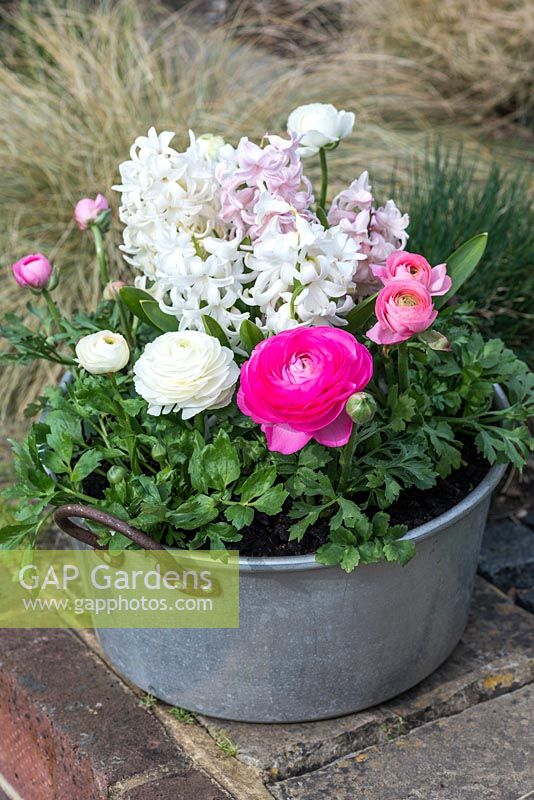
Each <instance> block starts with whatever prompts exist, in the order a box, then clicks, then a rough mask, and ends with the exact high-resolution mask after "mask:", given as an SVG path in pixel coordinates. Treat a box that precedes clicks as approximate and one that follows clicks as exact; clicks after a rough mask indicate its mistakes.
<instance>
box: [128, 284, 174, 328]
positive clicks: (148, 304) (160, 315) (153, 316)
mask: <svg viewBox="0 0 534 800" xmlns="http://www.w3.org/2000/svg"><path fill="white" fill-rule="evenodd" d="M121 291H122V290H121ZM139 306H140V308H141V309H142V311H143V313H144V315H145V316H146V317H147V318H148V320H149V322H150V324H151V325H152V326H153V327H154V328H157V329H158V330H160V331H163V332H164V333H169V332H170V331H177V330H178V328H179V327H180V325H179V322H178V320H177V319H176V317H173V316H172V314H166V313H165V311H162V310H161V308H160V307H159V303H158V302H157V301H156V300H154V298H153V297H151V298H150V300H140V301H139Z"/></svg>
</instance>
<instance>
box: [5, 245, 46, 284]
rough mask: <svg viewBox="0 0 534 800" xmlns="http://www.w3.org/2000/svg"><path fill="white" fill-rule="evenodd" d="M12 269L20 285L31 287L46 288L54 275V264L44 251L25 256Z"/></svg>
mask: <svg viewBox="0 0 534 800" xmlns="http://www.w3.org/2000/svg"><path fill="white" fill-rule="evenodd" d="M11 269H12V270H13V276H14V278H15V280H16V281H17V283H18V284H19V286H28V287H29V288H30V289H45V288H46V286H47V285H48V282H49V280H50V278H51V276H52V264H51V263H50V261H49V260H48V259H47V257H46V256H44V255H43V254H42V253H32V254H31V255H28V256H24V258H21V259H20V261H16V262H15V263H14V264H13V265H12V267H11Z"/></svg>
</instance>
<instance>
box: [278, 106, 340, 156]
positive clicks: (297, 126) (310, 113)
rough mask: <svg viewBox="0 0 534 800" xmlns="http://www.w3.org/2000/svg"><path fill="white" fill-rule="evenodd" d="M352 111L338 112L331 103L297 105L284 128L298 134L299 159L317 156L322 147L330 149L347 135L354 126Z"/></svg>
mask: <svg viewBox="0 0 534 800" xmlns="http://www.w3.org/2000/svg"><path fill="white" fill-rule="evenodd" d="M354 121H355V116H354V114H353V113H352V111H338V110H337V108H336V107H335V106H333V105H331V104H330V103H309V104H308V105H305V106H299V107H298V108H295V109H294V111H292V112H291V114H290V115H289V117H288V120H287V130H288V131H289V133H296V134H298V135H299V136H300V141H299V149H298V153H299V155H300V157H301V158H309V157H310V156H314V155H317V153H318V152H319V150H320V148H321V147H326V148H332V147H334V146H335V145H336V144H337V143H338V142H339V140H340V139H344V138H345V137H346V136H349V134H350V133H351V131H352V129H353V127H354Z"/></svg>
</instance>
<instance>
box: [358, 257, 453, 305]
mask: <svg viewBox="0 0 534 800" xmlns="http://www.w3.org/2000/svg"><path fill="white" fill-rule="evenodd" d="M371 269H372V271H373V274H374V276H375V277H376V278H379V279H380V280H381V281H382V283H383V284H384V285H386V284H388V283H389V282H390V281H393V280H398V279H402V280H414V281H418V282H419V283H422V284H423V286H425V287H426V288H427V289H428V291H429V292H430V294H432V295H442V294H447V292H448V291H449V289H450V288H451V286H452V281H451V279H450V277H449V276H448V275H447V265H446V264H438V265H437V266H436V267H431V266H430V264H429V263H428V261H427V260H426V258H425V257H424V256H421V255H419V253H407V252H406V251H404V250H395V252H393V253H391V255H390V256H388V258H387V261H386V264H385V266H381V265H375V264H373V265H372V266H371Z"/></svg>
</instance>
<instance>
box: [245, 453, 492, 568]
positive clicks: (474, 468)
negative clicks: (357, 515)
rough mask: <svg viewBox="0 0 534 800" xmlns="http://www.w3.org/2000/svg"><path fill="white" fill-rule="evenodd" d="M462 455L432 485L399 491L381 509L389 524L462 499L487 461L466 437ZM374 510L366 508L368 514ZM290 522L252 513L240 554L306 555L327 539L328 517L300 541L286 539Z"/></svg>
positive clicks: (425, 518) (418, 520) (411, 523)
mask: <svg viewBox="0 0 534 800" xmlns="http://www.w3.org/2000/svg"><path fill="white" fill-rule="evenodd" d="M462 458H463V460H464V461H465V462H466V466H464V467H462V468H461V469H458V470H455V471H454V472H452V473H451V474H450V475H449V477H448V478H445V479H439V480H438V482H437V483H436V485H435V486H434V487H433V488H432V489H426V490H425V491H422V490H421V489H407V490H405V491H404V492H402V494H401V496H400V497H399V499H398V500H397V501H396V502H395V503H394V504H393V505H391V506H390V507H389V508H387V509H385V511H386V512H387V513H388V514H389V515H390V517H391V524H392V525H398V524H401V525H407V526H408V528H409V529H410V528H416V527H417V526H418V525H423V524H424V523H425V522H429V521H430V520H431V519H434V518H435V517H438V516H439V515H440V514H443V513H444V512H445V511H448V510H449V508H452V507H453V506H455V505H456V504H457V503H459V502H460V500H463V499H464V497H466V496H467V495H468V494H469V492H471V491H472V490H473V489H474V488H475V487H476V486H478V484H479V483H480V482H481V481H482V479H483V478H484V477H485V475H486V474H487V472H488V470H489V469H490V465H489V463H488V462H487V461H486V459H485V458H483V456H481V455H480V454H479V453H478V451H477V450H476V448H475V446H474V445H473V443H472V442H470V441H466V442H465V444H464V446H463V448H462ZM375 510H377V509H371V510H370V513H371V515H372V514H373V513H374V511H375ZM368 513H369V512H368ZM291 523H292V520H290V519H289V517H288V516H287V515H286V514H278V515H277V516H276V517H269V516H268V515H267V514H256V516H255V517H254V526H253V527H250V528H244V529H243V539H242V541H241V542H239V545H238V549H239V553H240V555H241V556H259V557H266V556H299V555H307V554H310V553H315V551H316V550H317V548H318V547H320V546H321V545H322V544H325V542H327V541H328V519H323V520H319V521H318V522H317V524H316V525H314V526H313V527H312V528H309V529H308V531H307V532H306V534H305V536H304V538H303V539H302V541H301V542H297V541H292V542H289V541H288V538H287V531H288V528H289V526H290V525H291Z"/></svg>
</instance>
